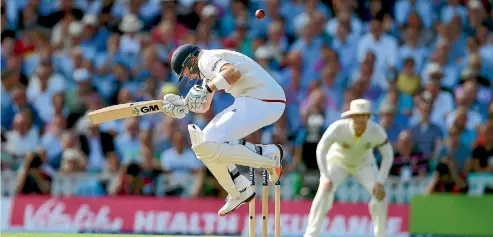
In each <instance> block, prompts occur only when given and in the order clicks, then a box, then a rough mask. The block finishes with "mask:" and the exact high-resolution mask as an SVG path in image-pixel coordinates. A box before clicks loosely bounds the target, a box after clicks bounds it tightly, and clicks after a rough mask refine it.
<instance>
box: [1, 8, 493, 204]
mask: <svg viewBox="0 0 493 237" xmlns="http://www.w3.org/2000/svg"><path fill="white" fill-rule="evenodd" d="M492 7H493V6H492V5H491V2H489V1H486V0H433V1H431V0H398V1H392V0H366V1H356V0H326V1H320V0H55V1H41V0H2V2H1V10H2V11H1V30H2V33H1V44H2V47H1V70H2V71H1V77H2V82H1V131H2V146H1V149H2V150H1V152H2V153H1V165H2V170H3V171H5V170H13V171H16V172H17V175H18V177H17V178H18V180H17V187H16V191H17V193H23V194H29V193H38V194H39V193H43V194H48V193H50V185H51V182H52V178H53V176H54V175H56V174H75V173H88V174H101V175H107V174H109V175H112V174H113V175H114V174H117V176H118V178H117V179H116V181H114V182H111V183H108V184H107V185H104V187H103V188H101V195H106V194H110V195H134V194H137V195H155V193H156V187H155V183H156V182H157V181H156V180H157V179H158V177H159V176H160V175H161V174H173V175H178V176H180V175H182V176H190V175H192V174H193V175H194V177H197V180H199V183H200V184H199V185H197V187H196V188H194V189H193V190H192V192H191V194H190V195H193V196H216V195H222V194H223V193H221V192H222V190H221V189H220V188H218V185H217V183H216V182H215V181H214V179H213V178H212V176H211V175H210V174H209V173H208V172H207V170H206V168H205V166H204V165H203V164H202V163H201V162H200V161H199V160H198V159H196V157H195V154H194V153H193V151H191V149H190V142H189V136H188V132H187V130H186V125H187V124H189V123H195V124H197V125H199V126H200V127H202V128H203V127H204V126H205V125H206V124H207V123H208V121H210V120H211V119H212V118H213V117H214V115H215V114H217V113H218V112H220V111H222V110H223V109H225V108H226V107H227V106H229V105H230V104H231V103H232V102H233V98H232V97H231V96H230V95H229V94H226V93H224V92H218V93H216V95H215V97H214V100H213V104H212V108H211V109H210V110H209V111H208V112H206V113H204V114H189V115H188V116H187V117H186V118H185V119H182V120H176V119H173V118H170V117H166V116H164V115H163V114H158V115H149V116H143V117H139V118H132V119H126V120H118V121H112V122H108V123H104V124H102V125H100V126H99V125H93V124H91V123H90V121H89V120H88V117H87V116H86V115H87V113H88V112H90V111H92V110H96V109H99V108H102V107H105V106H109V105H114V104H122V103H128V102H135V101H142V100H152V99H158V98H162V97H163V95H165V94H167V93H175V94H180V95H185V94H186V93H187V89H188V88H190V87H191V86H192V84H193V83H187V84H186V83H181V84H180V83H178V81H177V75H176V74H175V73H174V72H172V70H171V69H170V65H169V60H170V56H171V53H172V52H173V50H174V49H175V48H176V47H178V46H179V45H182V44H186V43H188V44H196V45H199V46H201V47H203V48H205V49H219V48H225V49H231V50H236V51H238V52H241V53H244V54H245V55H248V56H250V57H252V58H253V59H255V60H256V61H257V62H258V63H259V64H260V65H262V66H263V67H264V68H265V69H266V70H267V71H268V72H269V73H270V74H271V75H272V76H273V77H274V78H275V79H276V80H277V81H278V83H279V84H280V85H281V86H282V87H283V88H284V90H285V93H286V97H287V108H286V111H285V113H284V115H283V117H282V118H281V119H280V120H279V121H278V122H277V123H275V124H274V125H272V126H269V127H266V128H264V129H262V130H260V131H257V132H255V133H254V134H252V135H250V136H249V137H248V139H250V140H251V141H254V142H257V143H281V144H283V146H284V147H285V148H286V151H287V159H285V160H286V165H285V167H286V168H285V169H286V171H287V172H288V173H297V174H302V173H310V172H314V173H317V172H318V171H317V170H318V167H317V163H316V158H315V148H316V146H317V143H318V141H319V140H320V138H321V136H322V134H323V132H324V131H325V129H326V128H327V127H328V125H329V124H330V123H332V122H333V121H335V120H337V119H339V118H340V113H341V112H343V111H345V110H347V109H348V105H349V102H350V101H351V100H353V99H356V98H366V99H369V100H371V101H372V102H373V108H374V112H375V116H373V117H372V119H374V120H375V121H376V122H378V123H380V124H381V125H382V126H383V127H384V128H385V130H386V131H387V133H388V136H389V141H390V142H391V143H392V144H393V146H394V151H395V159H394V164H393V166H392V169H391V176H394V177H397V178H399V179H401V180H403V181H405V180H409V179H411V178H413V177H432V178H431V180H432V181H431V182H430V186H429V188H428V190H427V192H466V191H467V188H468V184H467V177H468V175H469V174H473V173H482V174H490V175H491V174H492V173H493V103H492V101H493V20H492V19H493V9H492ZM259 8H262V9H264V10H265V12H266V17H265V18H264V19H262V20H259V19H256V18H255V16H254V12H255V10H256V9H259ZM239 126H241V124H239ZM376 156H377V158H378V154H376ZM177 192H178V193H179V192H180V190H174V191H173V192H170V195H173V194H174V193H177Z"/></svg>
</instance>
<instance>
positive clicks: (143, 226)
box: [9, 196, 408, 237]
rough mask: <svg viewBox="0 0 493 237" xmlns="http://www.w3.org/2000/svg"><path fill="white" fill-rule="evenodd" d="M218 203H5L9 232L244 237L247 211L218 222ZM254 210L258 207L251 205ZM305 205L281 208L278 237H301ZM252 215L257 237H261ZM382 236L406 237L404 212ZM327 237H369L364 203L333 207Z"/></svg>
mask: <svg viewBox="0 0 493 237" xmlns="http://www.w3.org/2000/svg"><path fill="white" fill-rule="evenodd" d="M223 204H224V201H223V200H218V199H179V198H146V197H104V198H53V197H29V196H25V197H16V198H14V199H12V201H11V208H10V210H11V212H10V218H9V220H10V221H9V227H11V228H15V229H24V230H26V231H57V232H58V231H65V232H82V231H84V232H86V231H90V232H97V231H100V232H135V233H164V234H223V235H246V234H247V231H248V206H247V205H244V206H242V207H241V208H239V209H238V210H237V211H235V212H234V213H232V214H230V215H228V216H225V217H219V216H218V215H217V210H218V209H219V208H220V207H221V206H222V205H223ZM270 204H271V205H270V206H269V231H270V232H271V233H273V230H274V216H273V213H274V212H273V211H274V210H273V208H274V205H273V204H274V203H273V202H271V203H270ZM257 205H258V206H257V210H260V205H261V204H260V202H258V203H257ZM310 205H311V202H310V201H282V202H281V216H280V220H281V226H282V228H281V235H282V236H302V235H303V232H304V229H305V226H306V222H307V219H308V212H309V210H310ZM260 217H261V215H260V213H257V215H256V218H257V222H258V223H257V225H256V226H257V231H258V234H259V235H260V232H261V228H260V227H261V218H260ZM387 226H388V236H389V237H391V236H392V237H399V236H408V234H407V233H408V207H407V206H406V205H390V207H389V218H388V223H387ZM322 228H323V230H322V232H323V234H324V235H330V236H352V237H356V236H371V235H372V234H371V233H372V224H371V219H370V216H369V213H368V205H367V204H366V203H361V204H353V203H337V204H335V205H334V207H333V209H332V210H331V212H330V214H329V215H328V216H327V217H326V220H325V221H324V224H323V227H322Z"/></svg>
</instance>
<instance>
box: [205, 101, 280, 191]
mask: <svg viewBox="0 0 493 237" xmlns="http://www.w3.org/2000/svg"><path fill="white" fill-rule="evenodd" d="M285 107H286V105H285V101H282V100H259V99H255V98H251V97H237V98H235V101H234V103H233V104H232V105H231V106H229V107H228V108H226V109H225V110H224V111H222V112H221V113H219V114H217V115H216V116H215V117H214V118H213V119H212V121H211V122H210V123H209V124H207V126H206V127H205V128H204V130H203V134H204V141H214V142H228V141H237V140H238V139H242V138H244V137H246V136H248V135H250V134H251V133H253V132H255V131H257V130H259V129H261V128H263V127H265V126H268V125H271V124H273V123H275V122H276V121H277V120H278V119H279V118H280V117H281V116H282V114H283V113H284V109H285ZM204 164H205V165H206V166H207V168H208V169H209V170H210V171H211V173H212V174H213V175H214V177H216V179H217V180H218V182H219V184H221V186H222V187H223V188H224V189H225V190H226V192H228V193H229V194H231V195H233V196H236V195H239V190H242V189H244V188H245V187H246V186H248V185H249V184H248V180H247V179H246V177H244V176H243V175H240V174H239V173H238V170H237V169H236V165H235V164H228V165H225V164H216V163H211V162H207V161H205V162H204ZM233 173H238V175H240V178H239V179H237V180H243V182H234V181H233V179H232V174H233ZM235 180H236V179H235Z"/></svg>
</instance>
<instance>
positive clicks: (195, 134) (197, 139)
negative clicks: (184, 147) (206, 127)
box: [188, 124, 204, 149]
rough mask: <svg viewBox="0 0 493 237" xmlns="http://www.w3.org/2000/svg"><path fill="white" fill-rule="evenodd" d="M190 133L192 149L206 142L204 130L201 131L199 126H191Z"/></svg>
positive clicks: (189, 126) (189, 127)
mask: <svg viewBox="0 0 493 237" xmlns="http://www.w3.org/2000/svg"><path fill="white" fill-rule="evenodd" d="M188 133H190V140H191V142H192V149H193V148H194V147H196V146H198V145H200V144H202V143H203V142H204V133H202V130H200V128H199V126H197V125H195V124H189V125H188Z"/></svg>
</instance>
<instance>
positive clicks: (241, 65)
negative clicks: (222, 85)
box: [198, 49, 286, 101]
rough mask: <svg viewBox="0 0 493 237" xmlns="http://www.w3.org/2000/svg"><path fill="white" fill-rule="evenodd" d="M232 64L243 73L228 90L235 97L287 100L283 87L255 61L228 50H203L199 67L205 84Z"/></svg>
mask: <svg viewBox="0 0 493 237" xmlns="http://www.w3.org/2000/svg"><path fill="white" fill-rule="evenodd" d="M227 63H229V64H231V65H233V66H234V67H235V68H236V69H238V70H239V71H240V73H241V78H240V79H239V80H238V81H237V82H236V83H234V84H233V85H231V86H230V87H229V88H226V89H225V91H226V92H227V93H230V94H231V95H232V96H233V97H252V98H256V99H260V100H284V101H285V100H286V95H285V94H284V90H283V89H282V87H281V86H280V85H279V84H278V83H277V82H276V80H275V79H274V78H273V77H272V76H271V75H270V74H269V73H268V72H267V71H265V70H264V69H263V68H262V66H260V65H259V64H258V63H256V62H255V61H254V60H253V59H251V58H249V57H248V56H246V55H243V54H241V53H238V52H235V51H231V50H226V49H214V50H202V51H201V52H200V54H199V56H198V66H199V69H200V72H201V73H202V76H203V77H205V78H204V83H206V82H209V81H210V80H212V79H213V78H215V77H216V76H217V75H218V74H219V73H220V70H221V67H222V66H224V64H227Z"/></svg>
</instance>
